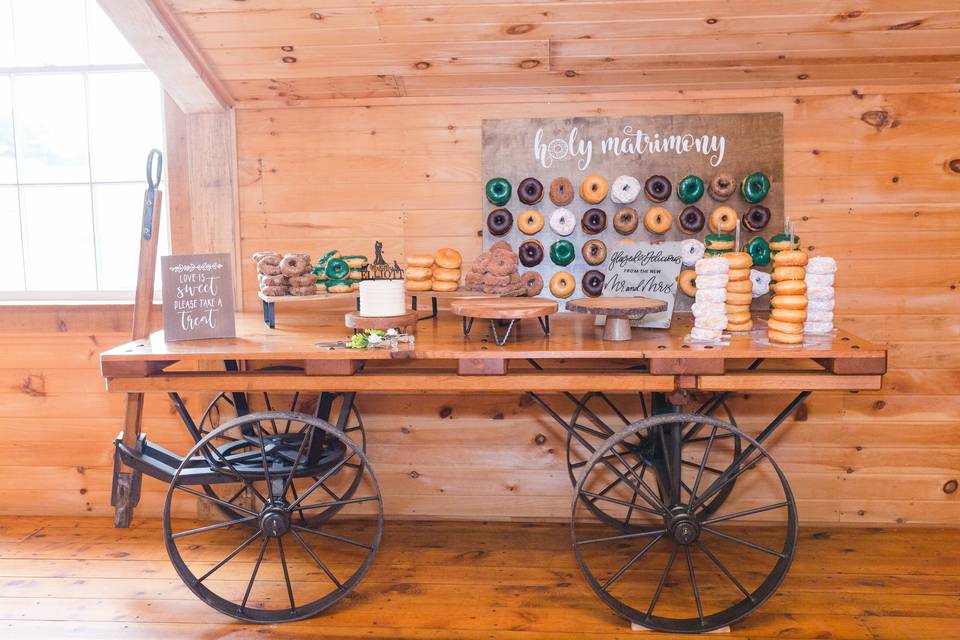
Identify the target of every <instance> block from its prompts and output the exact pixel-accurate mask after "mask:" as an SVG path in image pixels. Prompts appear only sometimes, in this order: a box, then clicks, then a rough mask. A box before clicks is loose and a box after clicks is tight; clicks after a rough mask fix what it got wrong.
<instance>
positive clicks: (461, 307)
mask: <svg viewBox="0 0 960 640" xmlns="http://www.w3.org/2000/svg"><path fill="white" fill-rule="evenodd" d="M450 309H451V311H453V312H454V313H455V314H457V315H458V316H462V317H463V335H465V336H467V335H470V329H471V328H472V327H473V321H474V320H476V319H477V318H479V319H481V320H489V321H490V332H491V333H492V334H493V341H494V342H496V343H497V344H498V345H499V346H501V347H502V346H503V345H505V344H506V343H507V339H508V338H509V337H510V331H511V330H512V329H513V325H514V324H516V323H517V321H519V320H523V319H525V318H536V319H537V320H538V321H539V322H540V326H541V327H542V328H543V333H544V335H550V314H552V313H556V312H557V309H558V307H557V303H556V302H554V301H553V300H543V299H540V298H475V299H473V300H469V299H460V300H453V301H452V302H451V303H450ZM497 321H501V322H507V323H508V324H507V330H506V332H505V333H504V334H503V336H502V337H501V336H500V335H499V334H498V333H497Z"/></svg>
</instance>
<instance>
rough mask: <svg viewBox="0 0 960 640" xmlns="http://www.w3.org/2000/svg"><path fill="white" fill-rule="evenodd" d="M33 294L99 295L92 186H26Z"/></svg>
mask: <svg viewBox="0 0 960 640" xmlns="http://www.w3.org/2000/svg"><path fill="white" fill-rule="evenodd" d="M20 209H21V219H22V220H23V241H24V247H25V253H26V265H27V266H26V271H27V289H29V290H31V291H95V290H96V289H97V273H96V258H95V257H94V249H93V224H92V222H91V220H92V216H91V213H90V185H85V184H84V185H65V186H42V187H36V186H28V187H20Z"/></svg>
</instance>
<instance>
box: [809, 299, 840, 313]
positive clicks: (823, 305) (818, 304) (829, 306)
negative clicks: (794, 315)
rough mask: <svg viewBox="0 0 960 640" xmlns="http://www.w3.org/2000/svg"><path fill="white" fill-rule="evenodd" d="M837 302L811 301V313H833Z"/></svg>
mask: <svg viewBox="0 0 960 640" xmlns="http://www.w3.org/2000/svg"><path fill="white" fill-rule="evenodd" d="M836 302H837V301H836V300H811V301H810V305H809V307H810V311H833V306H834V305H835V304H836Z"/></svg>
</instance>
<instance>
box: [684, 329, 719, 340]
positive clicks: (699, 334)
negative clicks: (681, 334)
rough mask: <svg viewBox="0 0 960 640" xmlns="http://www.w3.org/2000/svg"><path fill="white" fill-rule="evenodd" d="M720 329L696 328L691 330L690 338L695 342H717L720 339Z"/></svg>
mask: <svg viewBox="0 0 960 640" xmlns="http://www.w3.org/2000/svg"><path fill="white" fill-rule="evenodd" d="M720 333H721V332H720V329H704V328H703V327H694V328H693V329H690V337H691V338H693V339H694V340H707V341H711V342H713V341H716V340H719V339H720Z"/></svg>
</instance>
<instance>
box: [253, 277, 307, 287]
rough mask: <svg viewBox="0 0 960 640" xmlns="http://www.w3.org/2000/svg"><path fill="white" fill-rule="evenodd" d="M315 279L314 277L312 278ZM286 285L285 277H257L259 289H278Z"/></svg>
mask: <svg viewBox="0 0 960 640" xmlns="http://www.w3.org/2000/svg"><path fill="white" fill-rule="evenodd" d="M314 277H316V276H314ZM286 283H287V278H286V277H285V276H282V275H279V276H264V275H258V276H257V284H259V285H260V286H261V287H280V286H283V285H285V284H286Z"/></svg>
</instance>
